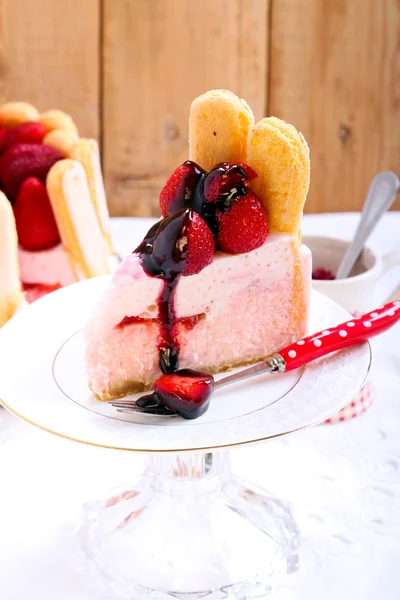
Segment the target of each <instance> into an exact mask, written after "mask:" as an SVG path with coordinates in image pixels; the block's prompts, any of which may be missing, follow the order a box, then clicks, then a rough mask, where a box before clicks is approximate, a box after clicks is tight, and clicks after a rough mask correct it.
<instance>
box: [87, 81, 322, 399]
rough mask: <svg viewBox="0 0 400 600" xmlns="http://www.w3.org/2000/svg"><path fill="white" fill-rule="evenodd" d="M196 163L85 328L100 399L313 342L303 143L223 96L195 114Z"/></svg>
mask: <svg viewBox="0 0 400 600" xmlns="http://www.w3.org/2000/svg"><path fill="white" fill-rule="evenodd" d="M190 158H191V160H190V161H186V162H185V163H184V164H183V165H181V166H180V167H178V169H177V170H176V171H175V172H174V173H173V175H172V176H171V177H170V179H169V180H168V181H167V183H166V185H165V187H164V189H163V190H162V192H161V194H160V207H161V212H162V215H163V218H162V219H161V220H160V221H159V222H157V223H156V224H155V225H154V226H153V227H152V228H151V229H150V231H149V232H148V233H147V235H146V236H145V238H144V240H143V241H142V242H141V243H140V244H139V245H138V247H137V248H136V250H135V251H134V252H133V253H132V254H131V255H129V256H128V257H126V258H125V260H124V261H123V263H122V264H121V265H120V266H119V268H118V269H117V271H116V273H115V274H114V276H113V279H112V281H111V283H110V285H109V287H108V289H107V290H106V292H105V293H104V295H103V296H102V297H101V298H100V300H99V302H98V305H97V306H96V308H95V310H94V312H93V314H92V316H91V318H90V320H89V322H88V324H87V326H86V328H85V342H86V364H87V372H88V375H89V380H90V387H91V389H92V391H93V392H94V394H95V395H96V397H97V398H99V399H101V400H108V399H111V398H115V397H121V396H124V395H126V394H129V393H132V392H137V391H141V390H144V389H149V388H151V387H152V386H153V384H154V381H155V380H156V379H157V378H158V377H159V376H160V375H161V373H164V374H168V373H174V372H175V371H177V369H182V368H183V369H185V368H186V369H196V370H199V371H205V372H208V373H218V372H220V371H223V370H227V369H231V368H233V367H237V366H241V365H246V364H249V363H252V362H256V361H261V360H263V359H264V358H265V357H266V356H268V355H269V354H271V353H272V352H274V351H276V350H278V349H279V348H281V347H282V346H284V345H286V344H289V343H290V342H292V341H294V340H295V339H296V338H299V337H302V336H303V334H304V333H305V329H306V325H307V311H308V302H309V290H310V285H311V255H310V252H309V250H308V249H307V248H306V247H304V246H302V245H301V244H300V222H301V215H302V211H303V206H304V202H305V199H306V195H307V191H308V183H309V154H308V147H307V144H306V143H305V141H304V138H303V137H302V135H301V134H300V133H298V132H297V131H296V129H295V128H294V127H292V126H291V125H288V124H287V123H284V122H283V121H280V120H279V119H274V118H267V119H263V120H262V121H260V123H258V124H256V125H255V124H254V119H253V115H252V112H251V110H250V108H249V107H248V105H247V104H246V103H245V102H244V101H243V100H240V99H239V98H237V97H236V96H235V95H234V94H232V93H231V92H227V91H223V90H216V91H212V92H208V93H207V94H204V95H203V96H200V97H199V98H197V99H196V100H195V101H194V102H193V104H192V107H191V114H190Z"/></svg>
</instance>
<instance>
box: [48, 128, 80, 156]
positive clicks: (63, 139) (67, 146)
mask: <svg viewBox="0 0 400 600" xmlns="http://www.w3.org/2000/svg"><path fill="white" fill-rule="evenodd" d="M78 140H79V138H78V136H77V134H76V133H74V132H73V131H68V129H53V130H52V131H49V133H47V134H46V135H45V137H44V139H43V144H46V146H51V147H52V148H55V149H56V150H59V151H60V152H62V153H63V154H64V156H66V157H68V156H69V155H70V152H71V149H72V147H73V146H75V144H76V143H77V142H78Z"/></svg>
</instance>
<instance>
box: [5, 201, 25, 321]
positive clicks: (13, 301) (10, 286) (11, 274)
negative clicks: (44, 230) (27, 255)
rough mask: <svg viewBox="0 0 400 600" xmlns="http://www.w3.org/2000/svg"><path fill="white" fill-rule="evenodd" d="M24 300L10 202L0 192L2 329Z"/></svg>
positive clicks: (15, 232)
mask: <svg viewBox="0 0 400 600" xmlns="http://www.w3.org/2000/svg"><path fill="white" fill-rule="evenodd" d="M21 300H22V294H21V283H20V279H19V266H18V239H17V230H16V228H15V220H14V214H13V210H12V207H11V204H10V202H9V201H8V200H7V198H6V196H5V195H4V194H3V192H0V327H2V325H4V323H5V322H6V321H8V319H10V318H11V317H12V315H13V313H14V311H15V310H16V308H17V307H18V305H19V304H20V302H21Z"/></svg>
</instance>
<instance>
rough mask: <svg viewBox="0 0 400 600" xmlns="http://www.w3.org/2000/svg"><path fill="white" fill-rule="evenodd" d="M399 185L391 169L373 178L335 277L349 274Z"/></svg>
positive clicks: (342, 277) (338, 277) (399, 182)
mask: <svg viewBox="0 0 400 600" xmlns="http://www.w3.org/2000/svg"><path fill="white" fill-rule="evenodd" d="M399 187H400V181H399V178H398V177H397V175H396V174H395V173H392V171H382V172H381V173H378V175H376V176H375V177H374V178H373V180H372V182H371V185H370V187H369V190H368V194H367V198H366V200H365V202H364V206H363V210H362V213H361V218H360V222H359V224H358V227H357V230H356V233H355V236H354V239H353V241H352V243H351V244H350V245H349V247H348V248H347V250H346V253H345V255H344V257H343V259H342V262H341V263H340V265H339V268H338V270H337V273H336V279H344V278H346V277H347V276H348V275H349V273H350V271H351V269H352V268H353V266H354V263H355V262H356V260H357V258H358V257H359V255H360V252H361V251H362V249H363V246H364V244H365V242H366V240H367V239H368V238H369V236H370V235H371V233H372V231H373V229H374V228H375V226H376V225H377V223H378V221H379V220H380V218H381V217H382V215H383V214H384V213H385V212H386V211H387V210H388V209H389V208H390V207H391V205H392V204H393V202H394V199H395V198H396V195H397V192H398V190H399Z"/></svg>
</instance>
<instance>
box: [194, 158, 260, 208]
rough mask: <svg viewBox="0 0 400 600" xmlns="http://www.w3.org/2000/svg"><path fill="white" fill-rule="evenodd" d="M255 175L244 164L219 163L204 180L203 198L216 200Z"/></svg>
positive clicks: (209, 200) (255, 174) (208, 200)
mask: <svg viewBox="0 0 400 600" xmlns="http://www.w3.org/2000/svg"><path fill="white" fill-rule="evenodd" d="M256 177H257V173H256V172H255V171H253V169H252V168H251V167H249V166H247V165H245V164H236V163H220V164H218V165H215V167H214V168H213V169H211V171H210V172H209V173H207V175H206V178H205V180H204V190H203V194H204V199H205V201H206V202H216V201H217V200H218V199H220V198H221V196H223V195H225V194H226V195H229V194H230V193H231V192H232V191H234V190H235V189H236V188H238V187H239V186H240V187H243V186H244V185H245V184H247V183H249V182H250V181H252V180H253V179H255V178H256Z"/></svg>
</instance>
